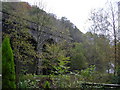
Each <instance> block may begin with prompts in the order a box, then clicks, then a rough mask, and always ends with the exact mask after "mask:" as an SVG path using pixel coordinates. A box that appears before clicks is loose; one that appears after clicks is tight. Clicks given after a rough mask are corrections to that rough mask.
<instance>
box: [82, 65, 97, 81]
mask: <svg viewBox="0 0 120 90" xmlns="http://www.w3.org/2000/svg"><path fill="white" fill-rule="evenodd" d="M94 73H95V65H91V66H90V67H89V68H87V69H85V70H81V76H82V77H83V78H84V80H85V81H88V80H93V74H94Z"/></svg>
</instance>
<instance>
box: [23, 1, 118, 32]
mask: <svg viewBox="0 0 120 90" xmlns="http://www.w3.org/2000/svg"><path fill="white" fill-rule="evenodd" d="M21 1H26V2H29V3H30V4H32V5H33V4H35V2H42V3H43V5H44V6H45V11H47V12H49V13H53V14H55V15H56V16H57V17H58V18H61V17H62V16H65V17H67V18H68V20H70V21H71V22H72V23H73V24H75V25H76V26H77V27H78V28H79V29H80V31H82V32H84V33H85V32H86V31H87V30H86V29H87V28H86V26H87V20H88V17H89V16H90V15H89V13H90V11H91V9H94V8H100V7H105V3H106V2H107V1H112V2H116V1H119V0H21Z"/></svg>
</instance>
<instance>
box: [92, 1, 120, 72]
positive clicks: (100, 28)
mask: <svg viewBox="0 0 120 90" xmlns="http://www.w3.org/2000/svg"><path fill="white" fill-rule="evenodd" d="M108 4H109V5H108V7H109V8H107V10H105V8H102V9H99V10H94V11H93V12H92V15H91V18H90V20H91V21H92V22H93V24H92V30H93V31H94V33H98V34H102V35H104V36H105V37H107V38H109V40H110V41H111V42H112V43H114V65H115V68H114V74H116V67H117V45H116V44H117V32H118V31H117V20H116V14H117V11H116V10H115V8H114V7H113V5H112V3H111V2H110V3H108ZM110 37H111V38H110ZM105 46H106V45H105Z"/></svg>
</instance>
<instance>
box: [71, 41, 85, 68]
mask: <svg viewBox="0 0 120 90" xmlns="http://www.w3.org/2000/svg"><path fill="white" fill-rule="evenodd" d="M74 45H75V47H74V48H72V50H71V68H72V69H83V68H85V67H86V66H87V62H86V57H85V51H84V49H83V46H82V44H81V43H75V44H74Z"/></svg>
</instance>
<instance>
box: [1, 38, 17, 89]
mask: <svg viewBox="0 0 120 90" xmlns="http://www.w3.org/2000/svg"><path fill="white" fill-rule="evenodd" d="M2 75H3V76H2V85H3V86H2V88H16V85H15V68H14V59H13V52H12V49H11V46H10V40H9V38H8V37H6V38H5V39H4V41H3V44H2Z"/></svg>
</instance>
